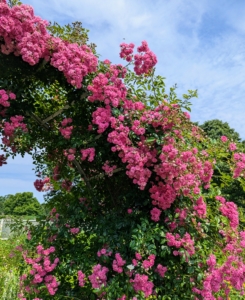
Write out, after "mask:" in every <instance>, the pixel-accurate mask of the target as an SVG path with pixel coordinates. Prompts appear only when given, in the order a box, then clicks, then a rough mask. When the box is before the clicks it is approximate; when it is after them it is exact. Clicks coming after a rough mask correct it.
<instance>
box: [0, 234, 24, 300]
mask: <svg viewBox="0 0 245 300" xmlns="http://www.w3.org/2000/svg"><path fill="white" fill-rule="evenodd" d="M24 239H25V236H20V237H16V236H15V237H12V238H10V239H8V240H0V300H17V299H18V297H17V294H18V290H19V276H20V275H21V274H20V270H21V268H20V267H21V264H22V256H21V253H20V252H19V251H16V250H15V247H16V246H18V245H20V244H21V243H23V242H24Z"/></svg>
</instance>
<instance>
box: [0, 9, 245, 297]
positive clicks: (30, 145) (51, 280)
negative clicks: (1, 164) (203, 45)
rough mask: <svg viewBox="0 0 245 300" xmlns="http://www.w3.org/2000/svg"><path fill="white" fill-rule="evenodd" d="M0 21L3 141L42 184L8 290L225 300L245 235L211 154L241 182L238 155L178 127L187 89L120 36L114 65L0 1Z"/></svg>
mask: <svg viewBox="0 0 245 300" xmlns="http://www.w3.org/2000/svg"><path fill="white" fill-rule="evenodd" d="M0 17H3V18H2V23H0V43H1V52H0V84H1V90H0V95H1V98H0V105H1V106H0V107H1V109H0V113H1V121H2V125H1V133H2V135H3V136H4V138H3V146H2V149H3V151H4V152H5V153H6V154H7V155H12V156H15V155H16V153H21V154H24V153H26V152H28V153H30V154H31V155H32V156H33V158H34V162H35V164H36V171H37V176H38V179H37V180H36V181H35V183H34V184H35V187H36V189H37V190H38V191H44V190H45V191H47V190H49V194H48V196H47V197H46V201H47V203H46V207H49V209H50V213H49V216H48V217H46V216H45V217H44V218H40V220H39V224H38V226H35V227H33V226H30V227H29V230H28V234H27V238H28V241H27V245H28V249H24V250H23V259H24V263H25V267H26V269H27V272H26V273H25V274H23V276H22V277H21V283H20V286H21V291H20V297H21V298H22V299H25V298H28V297H35V298H36V299H40V298H41V299H65V298H67V297H68V298H77V299H98V298H102V299H103V298H106V299H108V300H110V299H113V300H114V299H117V300H120V299H121V300H122V299H124V300H125V299H127V300H128V299H147V298H149V297H151V298H152V299H164V298H165V299H196V298H197V299H215V298H217V297H219V299H222V298H225V299H226V298H227V297H228V296H229V297H235V298H234V299H238V298H239V297H240V293H241V292H242V286H243V284H244V282H245V279H244V276H243V270H244V269H245V264H244V262H243V255H244V245H245V234H244V232H243V231H240V228H239V214H238V211H237V206H236V205H235V204H234V203H233V202H230V201H227V200H226V199H225V198H224V197H222V195H221V189H220V184H219V183H216V182H215V181H214V180H213V178H212V175H213V170H214V168H216V167H217V164H216V162H217V161H219V160H220V159H221V158H222V159H224V160H226V161H227V163H229V165H230V167H231V170H232V175H233V177H232V176H230V177H229V181H232V180H238V181H239V182H240V183H241V184H242V185H243V186H245V183H244V182H243V180H244V178H243V172H244V169H245V165H244V164H243V162H244V161H245V154H244V153H242V152H241V151H240V148H239V149H237V150H236V147H235V146H234V144H233V143H229V142H227V141H225V140H224V139H223V141H222V140H214V141H213V140H210V139H208V138H206V137H205V136H204V135H203V131H202V130H200V128H198V127H197V126H195V125H194V124H192V123H191V122H190V120H189V114H188V113H186V112H183V109H187V110H188V109H189V110H190V107H189V105H190V103H189V100H190V99H191V98H192V97H194V96H196V91H191V90H190V91H188V94H186V95H183V100H181V99H178V97H177V95H176V89H175V87H173V88H171V89H170V92H169V93H168V94H167V92H166V91H165V84H164V78H163V77H161V76H160V75H157V76H156V75H155V65H156V62H157V58H156V56H155V54H154V53H153V52H152V51H151V50H150V49H149V46H148V44H147V42H145V41H143V42H142V44H141V45H140V46H139V47H138V48H137V53H136V54H134V45H133V44H125V43H123V44H121V51H120V56H121V58H123V59H125V60H126V61H127V67H124V66H122V65H114V64H112V63H111V62H109V61H108V60H105V61H99V60H98V54H97V53H96V51H95V47H94V46H93V45H89V44H88V40H87V31H86V30H85V29H84V28H82V26H81V24H80V23H79V24H75V25H74V24H73V26H65V27H61V26H59V25H58V24H54V25H53V26H49V27H48V26H47V23H46V22H44V21H43V20H42V19H40V18H36V17H35V15H34V13H33V11H32V8H31V7H29V6H25V5H20V6H13V7H9V6H7V5H6V4H3V3H2V4H0ZM3 21H4V22H5V23H3ZM5 24H9V25H8V26H9V27H6V26H5ZM6 28H7V29H6ZM40 149H41V150H40ZM28 294H29V295H28Z"/></svg>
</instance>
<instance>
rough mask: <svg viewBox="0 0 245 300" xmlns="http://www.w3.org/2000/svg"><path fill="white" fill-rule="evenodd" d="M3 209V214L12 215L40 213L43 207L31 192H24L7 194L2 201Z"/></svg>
mask: <svg viewBox="0 0 245 300" xmlns="http://www.w3.org/2000/svg"><path fill="white" fill-rule="evenodd" d="M1 198H4V197H1ZM0 201H1V199H0ZM3 211H4V214H5V215H13V216H25V215H40V214H42V212H43V207H42V206H41V204H40V203H39V202H38V200H37V198H35V197H33V193H31V192H24V193H17V194H15V195H8V196H7V197H6V199H5V201H4V202H3Z"/></svg>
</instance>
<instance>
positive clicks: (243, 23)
mask: <svg viewBox="0 0 245 300" xmlns="http://www.w3.org/2000/svg"><path fill="white" fill-rule="evenodd" d="M25 4H29V5H32V6H33V7H34V10H35V14H37V15H39V16H41V17H43V18H44V19H46V20H49V21H57V22H58V23H60V24H67V23H71V22H74V21H81V22H82V23H83V26H84V27H85V28H87V29H89V30H90V33H89V36H90V41H91V42H94V43H95V44H96V45H97V51H98V53H100V54H101V59H105V58H108V59H109V60H110V61H112V62H113V63H123V61H121V60H120V58H119V55H118V53H119V44H120V43H121V42H123V41H125V42H128V43H129V42H133V43H134V44H136V45H139V44H140V43H141V41H142V40H147V41H148V44H149V46H150V48H151V49H152V50H153V52H155V53H156V55H157V57H158V65H157V73H158V74H160V75H162V76H164V77H166V86H167V88H169V87H171V86H172V85H174V84H175V83H177V85H178V93H179V94H180V95H181V94H182V93H184V92H185V91H187V90H188V89H198V94H199V98H198V99H194V100H193V106H192V113H191V119H192V120H193V121H199V123H200V124H202V123H203V122H204V121H206V120H211V119H220V120H222V121H225V122H228V123H229V124H230V126H231V127H232V128H234V129H235V130H236V131H237V132H238V133H239V134H240V136H241V137H242V138H243V139H245V80H244V79H245V18H244V15H245V2H244V0H236V1H228V0H215V1H213V0H202V1H196V0H185V1H182V0H175V1H169V0H158V1H157V0H155V1H154V0H151V1H150V0H103V1H99V0H70V1H67V0H49V1H37V0H27V1H25ZM32 168H33V166H32V161H31V158H30V157H25V158H24V159H22V158H21V157H18V158H16V159H15V160H14V161H12V160H11V159H9V160H8V165H6V166H4V167H1V168H0V195H6V194H9V193H16V192H23V191H33V192H34V194H35V196H36V197H37V198H38V199H39V200H40V201H42V195H43V194H42V193H39V192H35V189H34V187H33V182H34V180H35V179H36V178H35V173H34V171H33V170H32Z"/></svg>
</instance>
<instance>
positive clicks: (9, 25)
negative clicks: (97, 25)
mask: <svg viewBox="0 0 245 300" xmlns="http://www.w3.org/2000/svg"><path fill="white" fill-rule="evenodd" d="M48 25H49V23H48V22H47V21H44V20H42V19H41V18H40V17H37V16H35V15H34V12H33V8H32V7H31V6H29V5H24V4H22V5H15V6H13V7H12V8H11V7H9V6H8V5H7V4H6V3H3V2H0V37H2V38H3V40H4V43H2V44H1V52H2V53H4V54H10V53H14V54H15V55H16V56H19V55H21V56H22V59H23V60H24V61H26V62H27V63H29V64H30V65H32V66H33V65H35V64H37V63H39V61H40V59H45V60H46V61H50V64H51V65H52V66H54V67H55V68H57V69H58V70H59V71H61V72H63V73H64V75H65V77H66V79H67V81H68V82H69V83H70V84H72V85H74V86H76V87H77V88H81V86H82V81H83V78H84V77H85V76H86V75H87V74H88V73H91V72H95V71H96V68H97V64H98V60H97V57H96V56H95V55H94V54H93V52H92V50H91V49H90V48H89V47H88V46H87V45H81V46H79V45H78V44H70V43H68V42H66V41H63V40H62V39H60V38H57V37H53V36H51V35H50V34H49V33H48V31H47V26H48Z"/></svg>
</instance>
